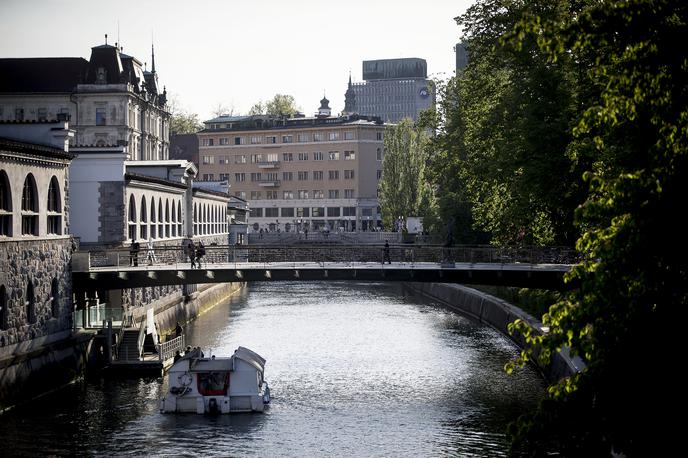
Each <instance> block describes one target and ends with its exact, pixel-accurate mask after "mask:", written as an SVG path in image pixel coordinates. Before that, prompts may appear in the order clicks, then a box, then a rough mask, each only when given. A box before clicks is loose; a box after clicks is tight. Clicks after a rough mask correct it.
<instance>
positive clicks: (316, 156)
mask: <svg viewBox="0 0 688 458" xmlns="http://www.w3.org/2000/svg"><path fill="white" fill-rule="evenodd" d="M313 160H314V161H322V160H323V153H322V151H316V152H315V153H313Z"/></svg>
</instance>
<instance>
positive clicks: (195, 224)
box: [193, 204, 198, 235]
mask: <svg viewBox="0 0 688 458" xmlns="http://www.w3.org/2000/svg"><path fill="white" fill-rule="evenodd" d="M193 228H194V233H193V235H197V234H198V204H194V206H193Z"/></svg>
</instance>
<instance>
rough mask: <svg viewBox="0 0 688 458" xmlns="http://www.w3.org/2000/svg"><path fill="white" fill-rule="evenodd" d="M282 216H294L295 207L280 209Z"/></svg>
mask: <svg viewBox="0 0 688 458" xmlns="http://www.w3.org/2000/svg"><path fill="white" fill-rule="evenodd" d="M280 216H281V217H282V218H293V217H294V208H293V207H292V208H287V207H285V208H282V209H281V211H280Z"/></svg>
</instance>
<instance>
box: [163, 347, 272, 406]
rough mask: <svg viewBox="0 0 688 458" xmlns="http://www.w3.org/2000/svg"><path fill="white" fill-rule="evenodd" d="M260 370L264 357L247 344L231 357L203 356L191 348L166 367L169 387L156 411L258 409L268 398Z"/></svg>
mask: <svg viewBox="0 0 688 458" xmlns="http://www.w3.org/2000/svg"><path fill="white" fill-rule="evenodd" d="M264 370H265V359H263V358H262V357H261V356H260V355H258V354H257V353H255V352H253V351H251V350H249V349H248V348H244V347H239V348H237V349H236V350H235V351H234V354H233V355H232V356H231V357H215V356H213V357H211V358H204V357H202V356H201V352H200V349H197V350H195V351H191V352H189V353H188V354H186V355H184V356H183V357H181V358H180V359H178V360H177V361H176V362H175V363H174V364H173V365H172V367H171V368H170V370H169V372H168V373H169V386H170V387H169V391H168V393H167V395H165V397H164V398H163V399H161V401H160V411H161V412H163V413H173V412H191V413H199V414H203V413H210V414H220V413H233V412H254V411H255V412H262V411H263V410H264V409H265V406H266V405H267V404H268V403H269V402H270V388H269V387H268V383H267V382H266V381H265V380H264V379H263V373H264Z"/></svg>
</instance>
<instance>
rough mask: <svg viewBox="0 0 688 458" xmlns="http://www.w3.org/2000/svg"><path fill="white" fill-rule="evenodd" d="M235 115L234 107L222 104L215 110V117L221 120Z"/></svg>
mask: <svg viewBox="0 0 688 458" xmlns="http://www.w3.org/2000/svg"><path fill="white" fill-rule="evenodd" d="M232 115H234V106H229V107H228V106H227V105H225V104H224V103H222V102H220V103H218V104H217V105H215V108H213V116H215V117H216V118H219V117H220V116H232Z"/></svg>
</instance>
